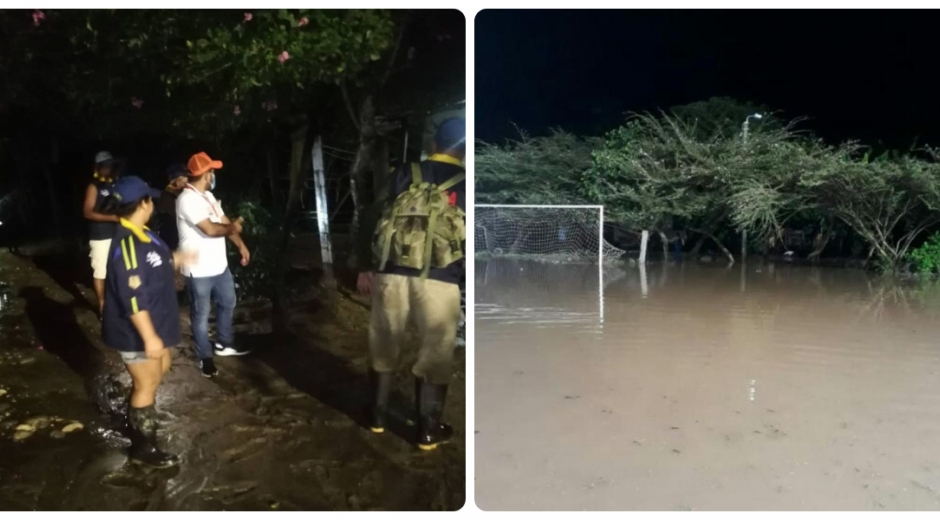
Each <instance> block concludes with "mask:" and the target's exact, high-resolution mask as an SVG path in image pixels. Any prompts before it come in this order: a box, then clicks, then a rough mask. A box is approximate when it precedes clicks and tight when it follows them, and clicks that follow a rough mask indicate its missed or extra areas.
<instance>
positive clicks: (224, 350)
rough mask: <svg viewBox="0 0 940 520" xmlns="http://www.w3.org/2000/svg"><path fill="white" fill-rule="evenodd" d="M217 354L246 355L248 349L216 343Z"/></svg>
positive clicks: (225, 355) (224, 355) (223, 355)
mask: <svg viewBox="0 0 940 520" xmlns="http://www.w3.org/2000/svg"><path fill="white" fill-rule="evenodd" d="M214 350H215V355H216V356H222V357H228V356H244V355H245V354H247V353H248V351H247V350H235V349H233V348H232V347H223V346H222V344H221V343H216V344H215V349H214Z"/></svg>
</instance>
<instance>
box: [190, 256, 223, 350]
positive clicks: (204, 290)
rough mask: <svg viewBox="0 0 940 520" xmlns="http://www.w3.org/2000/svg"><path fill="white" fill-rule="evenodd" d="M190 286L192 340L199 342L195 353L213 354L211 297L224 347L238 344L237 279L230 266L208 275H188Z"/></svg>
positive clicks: (219, 335)
mask: <svg viewBox="0 0 940 520" xmlns="http://www.w3.org/2000/svg"><path fill="white" fill-rule="evenodd" d="M186 285H187V287H188V288H189V307H190V311H191V314H190V317H191V319H192V323H193V340H195V342H196V356H198V357H199V359H209V358H211V357H212V343H210V342H209V313H210V312H211V311H212V300H213V299H215V301H216V304H217V308H216V313H215V324H216V329H217V331H216V332H217V336H218V338H217V339H218V341H219V343H221V344H222V346H224V347H232V346H234V344H235V332H234V331H233V330H232V319H233V318H234V316H235V279H234V278H232V272H231V271H229V270H228V269H226V270H225V272H224V273H222V274H220V275H218V276H208V277H205V278H192V277H189V278H186Z"/></svg>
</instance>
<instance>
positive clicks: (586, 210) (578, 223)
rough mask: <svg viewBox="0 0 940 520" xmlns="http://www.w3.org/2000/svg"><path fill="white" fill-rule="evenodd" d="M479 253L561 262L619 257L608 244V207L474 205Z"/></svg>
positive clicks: (475, 244)
mask: <svg viewBox="0 0 940 520" xmlns="http://www.w3.org/2000/svg"><path fill="white" fill-rule="evenodd" d="M474 252H475V253H477V254H488V255H492V256H515V257H522V258H531V259H544V260H552V261H558V262H566V261H567V262H575V261H585V260H591V261H594V260H595V259H596V260H597V261H598V262H600V263H603V262H604V260H605V259H613V258H617V257H619V256H621V255H623V254H624V251H623V250H621V249H619V248H617V247H614V246H613V245H611V244H610V243H608V242H607V241H606V240H604V206H599V205H562V204H475V205H474Z"/></svg>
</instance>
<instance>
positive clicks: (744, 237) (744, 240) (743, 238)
mask: <svg viewBox="0 0 940 520" xmlns="http://www.w3.org/2000/svg"><path fill="white" fill-rule="evenodd" d="M745 261H747V230H746V229H742V230H741V262H745Z"/></svg>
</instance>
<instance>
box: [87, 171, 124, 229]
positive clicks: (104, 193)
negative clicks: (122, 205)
mask: <svg viewBox="0 0 940 520" xmlns="http://www.w3.org/2000/svg"><path fill="white" fill-rule="evenodd" d="M92 184H94V185H95V190H96V191H97V192H98V193H97V195H96V198H95V211H97V212H98V213H101V208H102V207H103V206H104V201H105V199H107V198H108V195H110V194H111V193H112V192H113V191H114V183H113V182H106V181H102V180H98V179H95V180H94V181H92ZM116 229H117V224H115V223H114V222H96V221H94V220H92V221H89V222H88V239H89V240H108V239H109V238H111V237H112V236H114V232H115V230H116Z"/></svg>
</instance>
